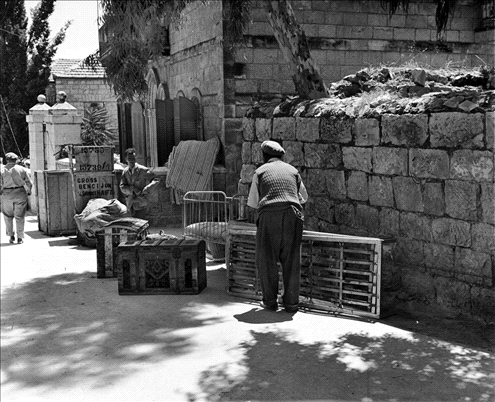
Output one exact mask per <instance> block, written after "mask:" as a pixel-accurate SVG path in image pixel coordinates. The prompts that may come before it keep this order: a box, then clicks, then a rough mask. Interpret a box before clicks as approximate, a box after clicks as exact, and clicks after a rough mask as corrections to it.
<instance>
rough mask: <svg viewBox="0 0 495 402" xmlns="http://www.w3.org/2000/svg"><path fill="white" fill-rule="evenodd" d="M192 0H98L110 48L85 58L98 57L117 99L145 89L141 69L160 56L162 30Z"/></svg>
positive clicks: (127, 98)
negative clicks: (104, 53) (105, 52)
mask: <svg viewBox="0 0 495 402" xmlns="http://www.w3.org/2000/svg"><path fill="white" fill-rule="evenodd" d="M192 1H193V0H179V1H177V0H175V1H174V0H134V1H127V0H101V2H100V5H101V7H102V9H103V15H102V16H101V18H100V24H101V25H102V26H105V27H106V28H107V29H108V32H109V36H108V38H107V46H108V48H109V49H111V51H110V52H109V53H108V54H106V55H104V57H100V55H99V53H98V52H97V53H96V54H93V55H90V56H89V57H87V58H86V60H85V63H86V64H87V65H94V64H96V62H97V60H99V59H101V64H102V65H103V66H104V67H105V72H106V75H107V79H108V80H109V83H110V85H111V86H112V88H113V90H114V92H115V94H116V95H117V98H118V99H120V100H122V101H132V100H133V99H134V98H135V96H137V97H138V98H139V97H143V96H144V95H145V93H146V91H147V86H146V81H145V78H144V71H145V70H146V66H147V65H148V61H149V60H150V59H153V58H156V57H159V56H162V52H163V49H164V47H165V45H166V44H167V41H168V38H167V36H166V35H165V30H166V29H167V28H168V25H169V24H170V23H172V22H174V21H177V20H178V17H179V15H180V12H181V11H182V10H183V9H184V8H185V7H186V5H187V4H188V3H190V2H192Z"/></svg>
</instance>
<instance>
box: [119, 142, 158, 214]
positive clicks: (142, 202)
mask: <svg viewBox="0 0 495 402" xmlns="http://www.w3.org/2000/svg"><path fill="white" fill-rule="evenodd" d="M125 159H126V161H127V167H126V168H125V169H124V171H123V172H122V178H121V179H120V190H121V191H122V194H124V196H125V199H126V205H127V211H128V212H129V213H130V214H131V216H134V217H136V218H140V219H146V216H147V210H148V205H149V203H150V199H149V197H150V191H151V189H152V188H154V187H155V186H156V185H157V184H158V182H159V179H158V178H156V177H155V175H154V174H153V173H152V171H151V169H149V168H147V167H146V166H143V165H140V164H139V163H137V162H136V150H135V149H134V148H128V149H126V151H125ZM150 181H151V182H150Z"/></svg>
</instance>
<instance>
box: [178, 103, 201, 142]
mask: <svg viewBox="0 0 495 402" xmlns="http://www.w3.org/2000/svg"><path fill="white" fill-rule="evenodd" d="M174 133H175V144H176V145H177V144H178V143H179V141H187V140H198V141H199V140H201V138H200V132H199V129H198V108H197V106H196V105H195V103H194V102H193V101H192V100H190V99H187V98H184V97H180V98H176V99H174Z"/></svg>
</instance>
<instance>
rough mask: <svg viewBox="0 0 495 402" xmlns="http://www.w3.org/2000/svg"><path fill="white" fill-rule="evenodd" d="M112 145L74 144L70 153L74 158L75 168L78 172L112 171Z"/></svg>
mask: <svg viewBox="0 0 495 402" xmlns="http://www.w3.org/2000/svg"><path fill="white" fill-rule="evenodd" d="M114 150H115V148H114V147H112V146H79V145H74V146H73V149H72V153H73V155H74V157H75V159H76V164H75V170H76V171H79V172H89V173H92V172H112V171H113V155H114Z"/></svg>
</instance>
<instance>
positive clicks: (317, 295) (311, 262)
mask: <svg viewBox="0 0 495 402" xmlns="http://www.w3.org/2000/svg"><path fill="white" fill-rule="evenodd" d="M382 241H383V240H382V239H377V238H369V237H358V236H345V235H338V234H333V233H322V232H312V231H306V230H305V231H304V232H303V239H302V243H301V288H300V297H299V304H300V305H301V306H303V307H308V308H314V309H319V310H325V311H335V312H341V313H348V314H353V315H361V316H368V317H374V318H379V316H380V275H381V247H382ZM227 249H228V251H227V279H228V285H227V292H228V293H229V294H231V295H234V296H241V297H246V298H250V299H254V300H260V299H261V296H262V295H261V288H260V284H259V279H258V273H257V270H256V265H255V249H256V230H255V228H253V227H251V228H249V227H239V226H237V227H236V226H235V225H234V226H230V227H229V234H228V240H227ZM279 290H280V293H282V291H283V290H282V286H281V285H279ZM279 295H280V294H279Z"/></svg>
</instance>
